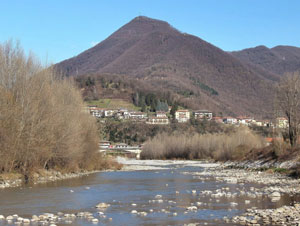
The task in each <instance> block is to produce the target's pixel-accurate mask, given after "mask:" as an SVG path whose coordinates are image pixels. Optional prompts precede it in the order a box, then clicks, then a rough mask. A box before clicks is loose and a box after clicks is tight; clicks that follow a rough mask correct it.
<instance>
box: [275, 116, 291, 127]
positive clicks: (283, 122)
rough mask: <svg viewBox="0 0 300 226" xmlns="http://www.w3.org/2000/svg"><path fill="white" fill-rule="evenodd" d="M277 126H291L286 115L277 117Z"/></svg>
mask: <svg viewBox="0 0 300 226" xmlns="http://www.w3.org/2000/svg"><path fill="white" fill-rule="evenodd" d="M276 127H277V128H281V129H286V128H288V127H289V123H288V120H287V119H286V118H284V117H278V118H276Z"/></svg>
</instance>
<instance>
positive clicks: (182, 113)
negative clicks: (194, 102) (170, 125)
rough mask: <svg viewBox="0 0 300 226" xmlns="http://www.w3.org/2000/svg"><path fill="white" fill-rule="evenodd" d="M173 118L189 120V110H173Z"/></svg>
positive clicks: (181, 120)
mask: <svg viewBox="0 0 300 226" xmlns="http://www.w3.org/2000/svg"><path fill="white" fill-rule="evenodd" d="M175 119H176V120H177V121H178V122H180V123H181V122H187V121H189V120H190V112H189V111H188V110H178V111H176V112H175Z"/></svg>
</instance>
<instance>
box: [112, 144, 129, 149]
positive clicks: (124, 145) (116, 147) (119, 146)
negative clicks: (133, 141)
mask: <svg viewBox="0 0 300 226" xmlns="http://www.w3.org/2000/svg"><path fill="white" fill-rule="evenodd" d="M128 147H129V145H128V144H125V143H119V144H116V145H115V146H114V148H115V149H123V148H128Z"/></svg>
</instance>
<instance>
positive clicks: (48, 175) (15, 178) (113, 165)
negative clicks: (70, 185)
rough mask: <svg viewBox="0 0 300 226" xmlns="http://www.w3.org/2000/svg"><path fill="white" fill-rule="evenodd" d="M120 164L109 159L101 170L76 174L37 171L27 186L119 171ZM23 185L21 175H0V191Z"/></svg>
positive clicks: (23, 181) (81, 171)
mask: <svg viewBox="0 0 300 226" xmlns="http://www.w3.org/2000/svg"><path fill="white" fill-rule="evenodd" d="M121 168H122V164H121V163H119V162H117V161H116V160H114V159H109V160H108V161H106V164H105V165H104V166H103V169H101V170H79V171H78V172H61V171H58V170H45V169H42V170H37V171H36V172H34V173H32V174H31V177H30V180H29V181H28V183H29V184H43V183H48V182H53V181H60V180H66V179H72V178H78V177H84V176H88V175H90V174H93V173H98V172H108V171H115V170H120V169H121ZM24 184H25V179H24V176H23V175H22V174H19V173H7V174H0V189H4V188H10V187H19V186H22V185H24Z"/></svg>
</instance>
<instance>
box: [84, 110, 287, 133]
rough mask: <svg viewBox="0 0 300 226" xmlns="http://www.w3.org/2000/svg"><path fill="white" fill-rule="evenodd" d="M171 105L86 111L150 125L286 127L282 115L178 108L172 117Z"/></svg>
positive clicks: (99, 116) (97, 115)
mask: <svg viewBox="0 0 300 226" xmlns="http://www.w3.org/2000/svg"><path fill="white" fill-rule="evenodd" d="M170 110H171V107H169V111H168V112H164V111H157V112H155V113H154V112H151V113H146V112H141V111H133V110H128V109H125V108H117V109H108V108H99V107H97V106H88V107H87V111H88V112H89V113H90V114H91V115H92V116H94V117H96V118H115V119H118V120H130V121H139V122H144V123H146V124H152V125H167V124H170V123H171V122H172V121H175V122H178V123H187V122H189V121H190V120H191V119H195V120H207V121H215V122H217V123H223V124H228V125H236V126H239V125H244V126H252V125H254V126H259V127H272V128H282V129H285V128H288V120H287V119H286V118H284V117H278V118H276V121H275V123H273V122H271V121H269V120H257V119H255V118H254V117H248V116H239V117H231V116H225V117H221V116H214V113H213V112H212V111H209V110H197V111H191V110H188V109H179V110H177V111H175V114H174V117H173V116H172V115H171V114H170Z"/></svg>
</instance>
